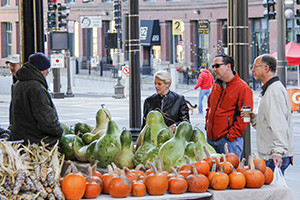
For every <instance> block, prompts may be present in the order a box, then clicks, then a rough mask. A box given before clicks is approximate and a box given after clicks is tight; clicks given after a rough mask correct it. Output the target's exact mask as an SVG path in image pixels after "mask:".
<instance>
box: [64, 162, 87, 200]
mask: <svg viewBox="0 0 300 200" xmlns="http://www.w3.org/2000/svg"><path fill="white" fill-rule="evenodd" d="M69 163H70V165H71V167H72V173H69V174H68V175H66V177H65V178H64V179H63V180H62V182H61V190H62V192H63V194H64V195H65V197H66V199H74V200H75V199H81V198H82V197H83V195H84V193H85V188H86V178H85V177H84V176H83V175H82V174H81V173H80V172H78V170H77V168H76V167H75V165H74V164H73V163H72V162H69Z"/></svg>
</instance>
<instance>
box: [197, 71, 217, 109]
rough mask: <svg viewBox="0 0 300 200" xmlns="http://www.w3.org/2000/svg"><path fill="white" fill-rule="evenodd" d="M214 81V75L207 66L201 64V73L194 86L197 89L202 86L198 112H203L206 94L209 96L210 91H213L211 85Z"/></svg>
mask: <svg viewBox="0 0 300 200" xmlns="http://www.w3.org/2000/svg"><path fill="white" fill-rule="evenodd" d="M213 83H214V77H213V75H212V74H211V73H210V71H209V70H208V69H206V67H204V66H201V67H200V74H199V76H198V82H197V84H196V86H195V88H194V90H196V89H197V88H198V87H200V92H199V105H198V113H199V114H202V113H203V104H202V101H203V98H204V96H206V98H208V96H209V94H210V91H211V86H212V85H213Z"/></svg>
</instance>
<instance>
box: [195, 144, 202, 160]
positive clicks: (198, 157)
mask: <svg viewBox="0 0 300 200" xmlns="http://www.w3.org/2000/svg"><path fill="white" fill-rule="evenodd" d="M194 153H195V155H196V160H197V161H198V162H199V161H200V160H201V158H200V155H199V153H198V151H197V150H196V147H194Z"/></svg>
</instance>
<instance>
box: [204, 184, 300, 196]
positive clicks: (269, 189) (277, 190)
mask: <svg viewBox="0 0 300 200" xmlns="http://www.w3.org/2000/svg"><path fill="white" fill-rule="evenodd" d="M208 192H210V193H211V194H212V197H211V199H212V200H241V199H245V200H296V197H295V195H294V193H293V192H292V190H291V189H290V188H287V187H282V186H276V185H272V184H271V185H264V186H262V187H261V188H259V189H251V188H245V189H242V190H233V189H226V190H212V189H209V190H208Z"/></svg>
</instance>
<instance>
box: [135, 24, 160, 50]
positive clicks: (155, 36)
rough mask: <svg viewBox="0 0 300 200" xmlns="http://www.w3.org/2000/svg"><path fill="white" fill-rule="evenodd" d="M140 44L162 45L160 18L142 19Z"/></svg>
mask: <svg viewBox="0 0 300 200" xmlns="http://www.w3.org/2000/svg"><path fill="white" fill-rule="evenodd" d="M140 44H141V45H143V46H153V45H160V26H159V21H158V20H141V28H140Z"/></svg>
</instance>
